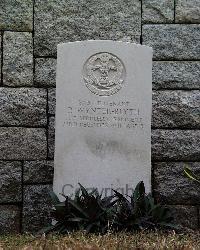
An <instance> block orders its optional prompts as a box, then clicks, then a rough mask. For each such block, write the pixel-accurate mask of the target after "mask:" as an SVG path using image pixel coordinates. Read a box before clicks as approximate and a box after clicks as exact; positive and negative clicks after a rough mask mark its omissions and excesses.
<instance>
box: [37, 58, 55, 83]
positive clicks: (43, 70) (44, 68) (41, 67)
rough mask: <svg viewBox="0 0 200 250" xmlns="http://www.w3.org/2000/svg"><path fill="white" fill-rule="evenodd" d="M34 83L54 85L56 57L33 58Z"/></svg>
mask: <svg viewBox="0 0 200 250" xmlns="http://www.w3.org/2000/svg"><path fill="white" fill-rule="evenodd" d="M34 80H35V83H37V84H38V85H39V86H45V87H55V86H56V59H54V58H37V59H35V77H34Z"/></svg>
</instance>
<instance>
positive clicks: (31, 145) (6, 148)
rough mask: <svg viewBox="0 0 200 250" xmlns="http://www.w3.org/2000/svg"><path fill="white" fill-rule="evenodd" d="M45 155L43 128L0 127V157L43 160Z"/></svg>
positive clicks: (45, 144) (45, 143) (44, 132)
mask: <svg viewBox="0 0 200 250" xmlns="http://www.w3.org/2000/svg"><path fill="white" fill-rule="evenodd" d="M46 156H47V141H46V130H45V129H44V128H15V127H11V128H5V127H1V128H0V159H4V160H39V159H41V160H43V159H46Z"/></svg>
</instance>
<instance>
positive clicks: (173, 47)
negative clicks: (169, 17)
mask: <svg viewBox="0 0 200 250" xmlns="http://www.w3.org/2000/svg"><path fill="white" fill-rule="evenodd" d="M143 42H144V44H146V45H149V46H151V47H153V49H154V59H169V60H171V59H178V60H184V59H192V60H196V59H197V60H198V59H200V46H197V44H199V43H200V25H199V24H191V25H182V24H161V25H144V26H143Z"/></svg>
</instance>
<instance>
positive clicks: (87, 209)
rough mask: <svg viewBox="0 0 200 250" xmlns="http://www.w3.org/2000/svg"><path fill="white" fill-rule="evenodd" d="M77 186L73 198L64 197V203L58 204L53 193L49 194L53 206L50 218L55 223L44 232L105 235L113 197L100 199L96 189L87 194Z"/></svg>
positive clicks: (113, 201)
mask: <svg viewBox="0 0 200 250" xmlns="http://www.w3.org/2000/svg"><path fill="white" fill-rule="evenodd" d="M79 186H80V189H79V190H78V191H77V192H76V194H75V198H74V199H71V198H69V197H68V196H65V201H64V202H60V201H59V199H58V197H57V196H56V195H55V193H53V192H51V193H50V195H51V198H52V201H53V205H54V209H53V211H52V217H53V218H54V219H55V220H56V221H57V222H56V224H55V225H53V226H50V227H48V228H46V229H45V232H51V231H56V232H59V233H67V232H69V231H76V230H85V231H86V232H94V233H95V232H100V233H105V232H106V231H107V230H108V226H109V220H110V218H111V214H112V210H113V206H114V204H115V202H116V199H114V197H113V196H109V197H104V198H102V196H101V195H100V194H99V193H98V192H97V190H96V189H95V190H93V191H92V192H90V193H88V191H87V190H86V189H85V188H84V187H83V186H82V185H81V184H79Z"/></svg>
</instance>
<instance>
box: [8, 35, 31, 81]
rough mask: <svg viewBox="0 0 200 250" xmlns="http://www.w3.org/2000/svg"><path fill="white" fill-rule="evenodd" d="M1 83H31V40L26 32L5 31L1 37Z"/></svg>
mask: <svg viewBox="0 0 200 250" xmlns="http://www.w3.org/2000/svg"><path fill="white" fill-rule="evenodd" d="M3 46H4V47H3V48H4V50H3V83H4V85H6V86H31V85H33V41H32V34H31V33H27V32H7V31H6V32H5V33H4V37H3Z"/></svg>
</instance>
